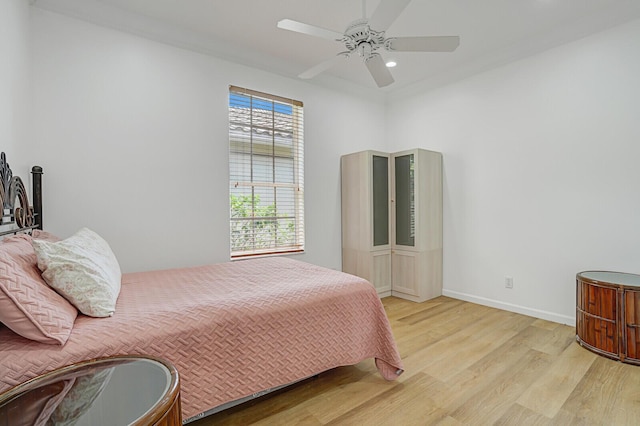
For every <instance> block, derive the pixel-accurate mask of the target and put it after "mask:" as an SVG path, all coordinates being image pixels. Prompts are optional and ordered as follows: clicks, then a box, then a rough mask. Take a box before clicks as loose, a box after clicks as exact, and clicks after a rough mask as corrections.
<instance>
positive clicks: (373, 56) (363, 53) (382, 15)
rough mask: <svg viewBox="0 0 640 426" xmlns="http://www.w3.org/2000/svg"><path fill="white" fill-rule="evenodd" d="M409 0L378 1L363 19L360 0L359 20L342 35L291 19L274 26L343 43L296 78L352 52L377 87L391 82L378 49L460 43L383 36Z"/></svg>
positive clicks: (443, 48) (442, 47) (444, 48)
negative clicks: (342, 48)
mask: <svg viewBox="0 0 640 426" xmlns="http://www.w3.org/2000/svg"><path fill="white" fill-rule="evenodd" d="M410 2H411V0H382V1H381V2H380V4H379V5H378V7H377V8H376V10H375V11H374V12H373V15H372V16H371V18H370V19H367V17H366V16H367V14H366V0H362V19H358V20H356V21H353V22H351V23H350V24H349V26H348V27H347V29H346V30H345V31H344V33H343V34H341V33H339V32H336V31H332V30H328V29H325V28H321V27H317V26H315V25H309V24H305V23H302V22H298V21H293V20H291V19H283V20H281V21H279V22H278V28H281V29H284V30H289V31H294V32H297V33H302V34H307V35H310V36H314V37H321V38H325V39H328V40H335V41H339V42H341V43H344V45H345V47H346V49H347V50H346V51H343V52H340V53H338V54H337V55H336V56H335V57H333V58H331V59H329V60H326V61H324V62H321V63H319V64H318V65H316V66H314V67H312V68H310V69H308V70H306V71H305V72H303V73H302V74H300V75H299V76H298V77H300V78H303V79H309V78H313V77H315V76H316V75H318V74H320V73H321V72H323V71H325V70H327V69H329V68H331V66H333V65H334V64H335V63H337V62H338V61H339V60H341V59H344V58H349V57H350V56H351V55H352V54H354V53H355V54H357V55H358V56H360V57H362V59H363V61H364V64H365V65H366V66H367V69H368V70H369V72H370V73H371V76H372V77H373V79H374V80H375V82H376V84H377V85H378V87H385V86H388V85H390V84H391V83H393V81H394V80H393V76H392V75H391V72H390V71H389V69H388V68H387V66H386V64H385V61H384V59H383V58H382V56H381V55H380V53H378V51H379V50H380V49H385V50H387V51H391V52H453V51H454V50H456V48H457V47H458V46H459V45H460V37H459V36H422V37H387V36H386V34H385V31H386V30H387V28H389V26H390V25H391V24H392V23H393V22H394V21H395V20H396V18H397V17H398V16H399V15H400V13H402V11H403V10H404V9H405V7H407V5H408V4H409V3H410Z"/></svg>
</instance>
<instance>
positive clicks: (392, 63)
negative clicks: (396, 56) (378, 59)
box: [385, 61, 398, 68]
mask: <svg viewBox="0 0 640 426" xmlns="http://www.w3.org/2000/svg"><path fill="white" fill-rule="evenodd" d="M385 65H386V66H387V68H393V67H395V66H396V65H398V64H397V63H396V61H387V63H386V64H385Z"/></svg>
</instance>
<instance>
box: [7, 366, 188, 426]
mask: <svg viewBox="0 0 640 426" xmlns="http://www.w3.org/2000/svg"><path fill="white" fill-rule="evenodd" d="M181 409H182V407H181V403H180V379H179V376H178V371H177V370H176V368H175V367H174V366H173V365H172V364H170V363H169V362H167V361H165V360H162V359H159V358H155V357H146V356H114V357H108V358H99V359H94V360H89V361H84V362H80V363H77V364H73V365H70V366H67V367H62V368H60V369H57V370H54V371H51V372H49V373H46V374H43V375H41V376H38V377H36V378H33V379H31V380H29V381H27V382H25V383H22V384H20V385H18V386H16V387H14V388H12V389H9V390H8V391H6V392H5V393H3V394H2V395H0V424H1V425H40V424H42V425H44V424H54V425H55V424H74V425H76V426H84V425H94V426H95V425H136V426H139V425H140V426H141V425H163V426H181V425H182V412H181Z"/></svg>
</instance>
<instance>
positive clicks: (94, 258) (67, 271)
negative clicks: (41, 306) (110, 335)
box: [32, 228, 122, 317]
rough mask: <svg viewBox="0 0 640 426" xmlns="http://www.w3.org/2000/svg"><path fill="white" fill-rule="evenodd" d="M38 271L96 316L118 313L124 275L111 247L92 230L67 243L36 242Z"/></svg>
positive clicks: (84, 310) (69, 299)
mask: <svg viewBox="0 0 640 426" xmlns="http://www.w3.org/2000/svg"><path fill="white" fill-rule="evenodd" d="M32 244H33V248H34V250H35V252H36V257H37V259H38V268H39V269H40V270H41V271H42V277H43V278H44V280H45V281H46V283H47V284H49V286H51V287H52V288H53V289H54V290H56V291H57V292H58V293H60V294H61V295H62V296H63V297H64V298H65V299H67V300H68V301H69V302H71V304H72V305H74V306H75V307H76V308H78V310H79V311H80V312H82V313H83V314H85V315H89V316H92V317H109V316H112V315H113V313H114V312H115V310H116V301H117V299H118V295H119V294H120V281H121V279H122V273H121V271H120V265H119V264H118V260H117V259H116V257H115V255H114V254H113V251H111V247H109V244H108V243H107V242H106V241H105V240H104V239H102V238H101V237H100V236H99V235H98V234H96V233H95V232H93V231H91V230H90V229H88V228H82V229H81V230H79V231H78V232H77V233H76V234H74V235H73V236H71V237H69V238H67V239H66V240H62V241H58V242H50V241H44V240H37V239H34V240H33V241H32Z"/></svg>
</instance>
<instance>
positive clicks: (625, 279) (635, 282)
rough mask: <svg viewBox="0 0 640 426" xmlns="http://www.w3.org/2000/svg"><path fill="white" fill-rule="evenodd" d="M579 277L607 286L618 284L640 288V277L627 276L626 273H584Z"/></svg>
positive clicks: (634, 275)
mask: <svg viewBox="0 0 640 426" xmlns="http://www.w3.org/2000/svg"><path fill="white" fill-rule="evenodd" d="M578 275H579V276H581V277H583V278H586V279H589V280H592V281H598V282H602V283H607V284H618V285H625V286H630V287H640V275H636V274H627V273H625V272H609V271H584V272H580V273H579V274H578Z"/></svg>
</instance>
